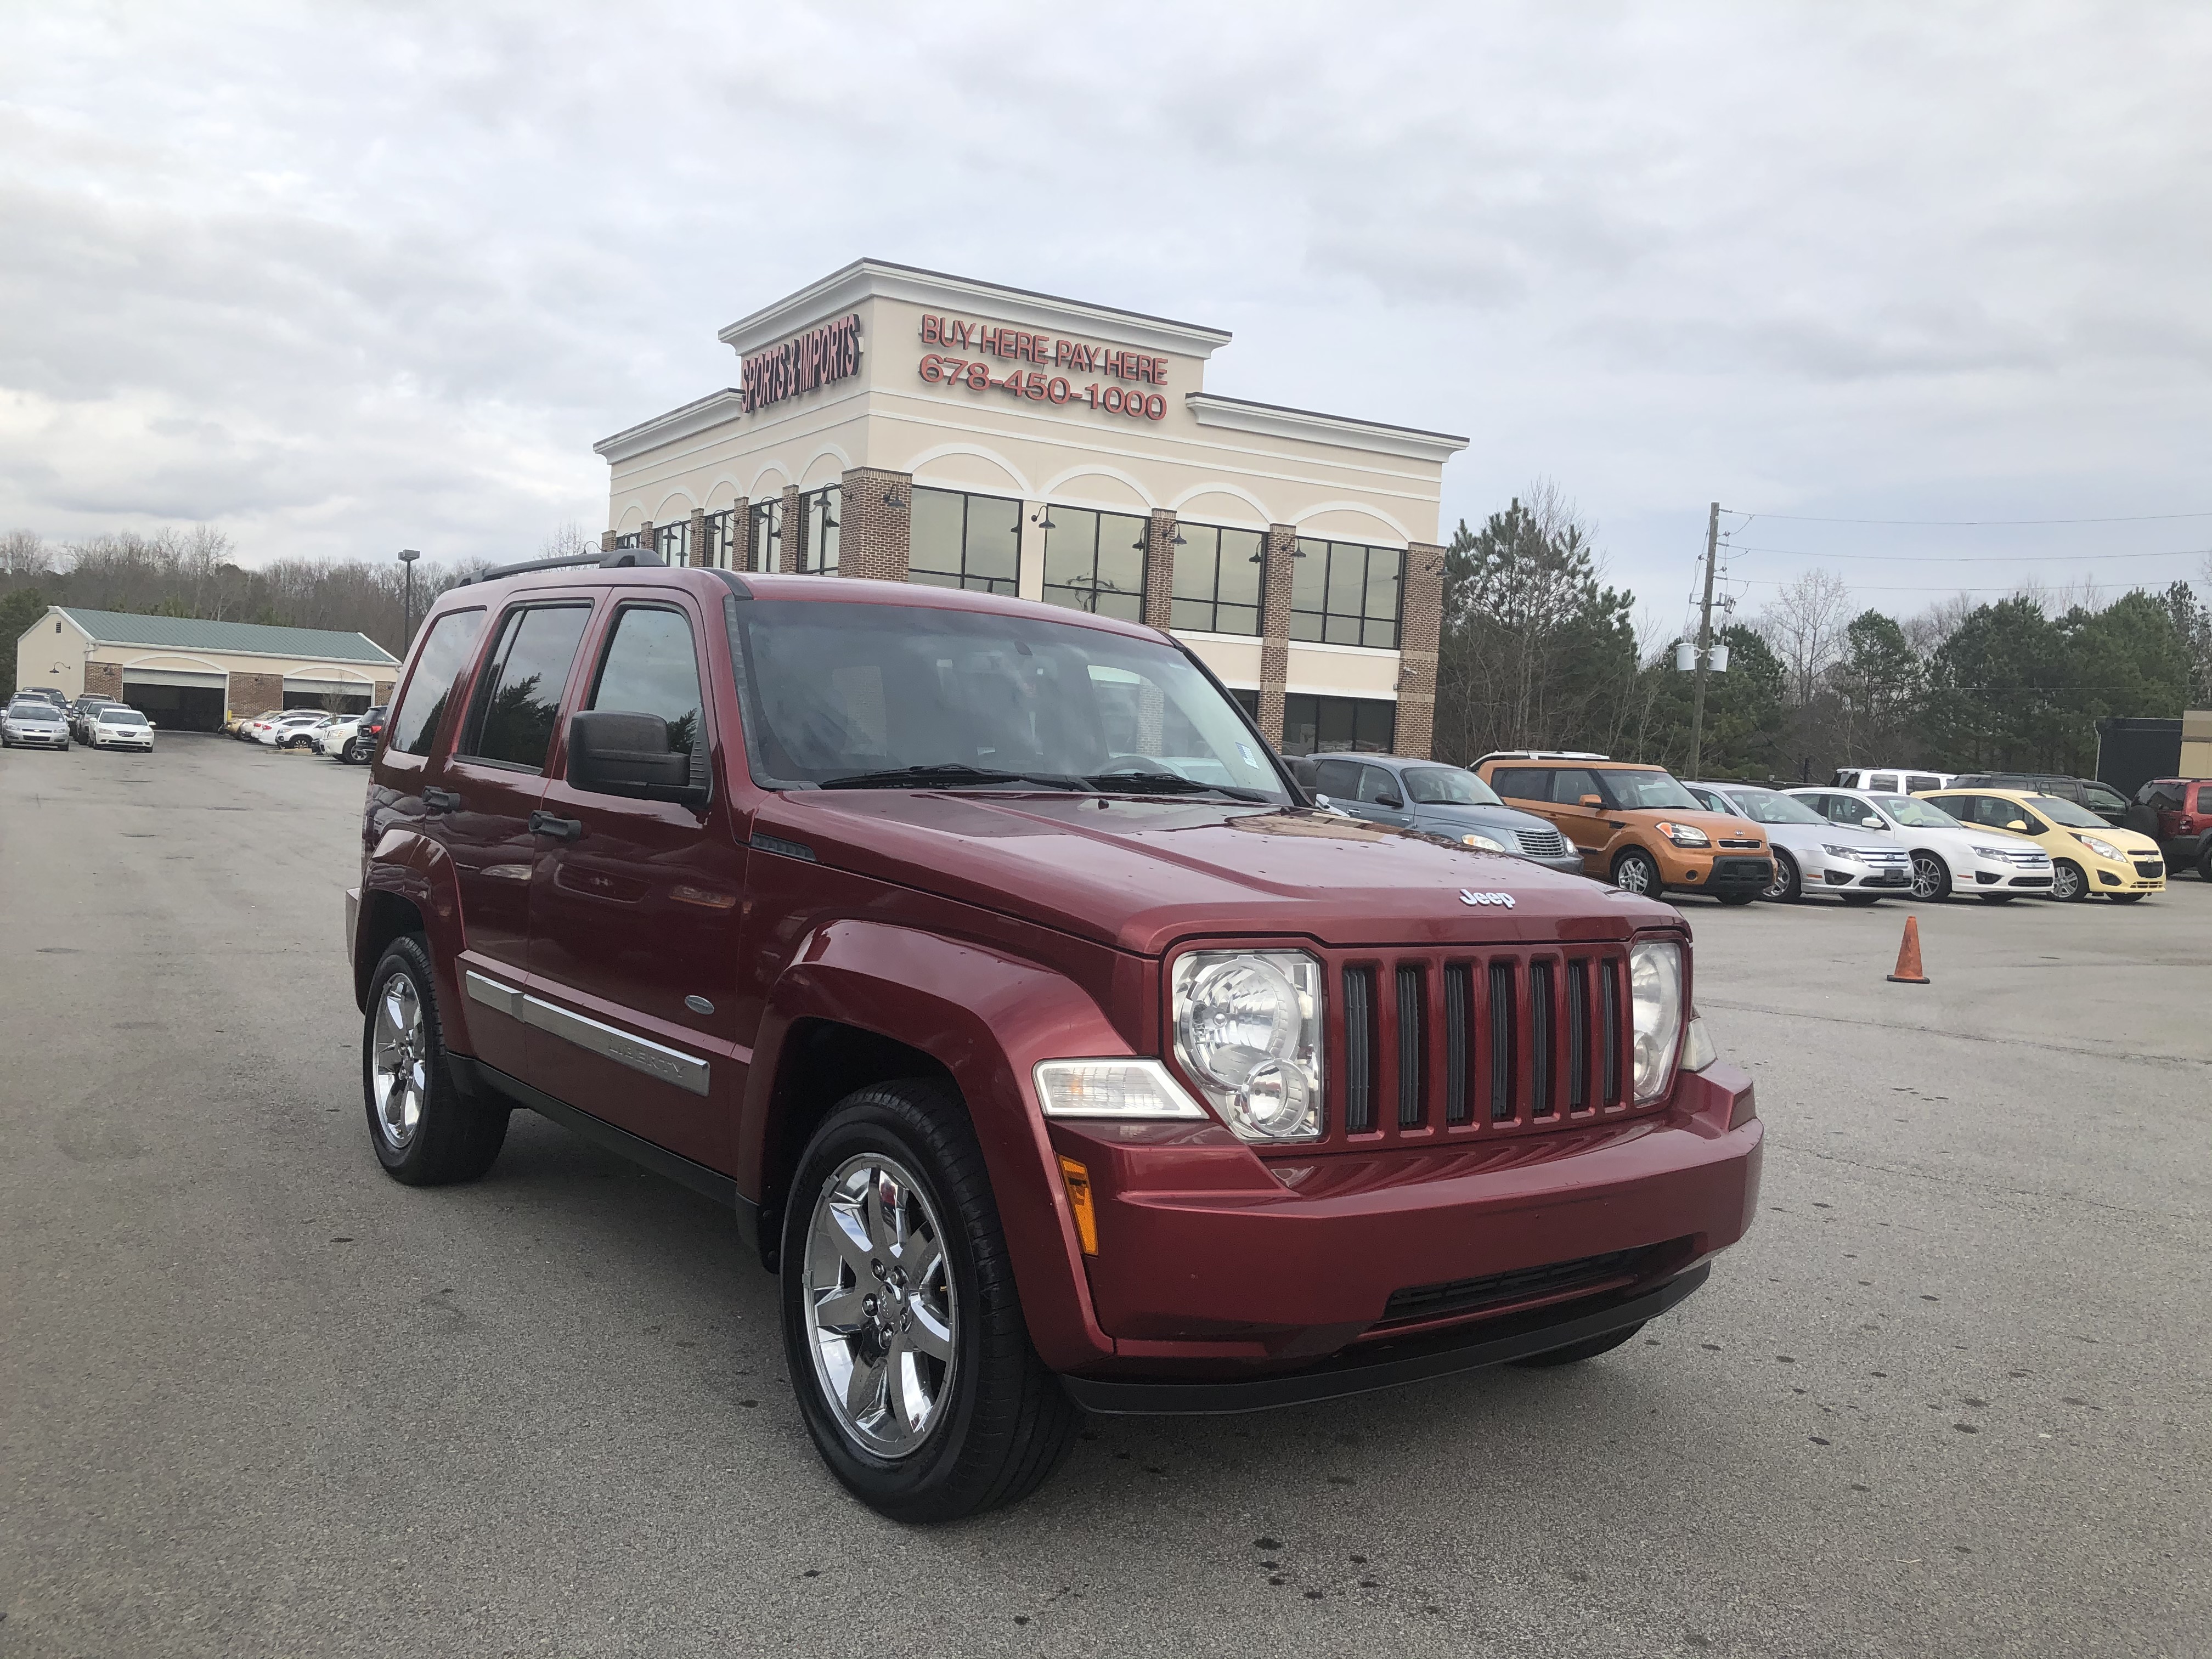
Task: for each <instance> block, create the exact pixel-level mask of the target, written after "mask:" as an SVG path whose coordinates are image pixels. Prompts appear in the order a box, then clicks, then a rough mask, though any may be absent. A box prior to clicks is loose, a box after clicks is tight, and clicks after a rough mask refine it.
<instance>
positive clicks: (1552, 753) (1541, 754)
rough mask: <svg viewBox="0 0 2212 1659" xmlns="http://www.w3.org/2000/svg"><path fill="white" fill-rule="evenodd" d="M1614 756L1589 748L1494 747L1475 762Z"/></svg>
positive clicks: (1595, 758)
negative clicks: (1595, 752) (1593, 751)
mask: <svg viewBox="0 0 2212 1659" xmlns="http://www.w3.org/2000/svg"><path fill="white" fill-rule="evenodd" d="M1612 758H1613V757H1612V756H1610V755H1598V754H1593V753H1591V752H1590V751H1589V750H1587V749H1493V750H1491V751H1490V752H1489V753H1488V754H1486V755H1485V756H1483V757H1482V759H1481V760H1478V761H1476V762H1475V764H1476V765H1477V766H1480V765H1481V764H1482V762H1483V761H1493V760H1594V761H1601V760H1611V759H1612Z"/></svg>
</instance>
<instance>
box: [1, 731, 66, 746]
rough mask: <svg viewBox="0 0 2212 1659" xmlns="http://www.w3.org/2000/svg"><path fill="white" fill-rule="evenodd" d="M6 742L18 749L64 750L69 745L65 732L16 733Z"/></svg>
mask: <svg viewBox="0 0 2212 1659" xmlns="http://www.w3.org/2000/svg"><path fill="white" fill-rule="evenodd" d="M8 741H9V742H10V743H12V744H15V747H16V748H18V749H66V748H68V747H69V745H70V740H69V734H68V733H67V732H14V733H12V734H10V735H9V738H8Z"/></svg>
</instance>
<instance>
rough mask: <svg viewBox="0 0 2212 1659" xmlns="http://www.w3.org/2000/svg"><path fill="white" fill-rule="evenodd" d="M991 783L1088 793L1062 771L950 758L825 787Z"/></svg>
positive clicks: (858, 775)
mask: <svg viewBox="0 0 2212 1659" xmlns="http://www.w3.org/2000/svg"><path fill="white" fill-rule="evenodd" d="M987 783H1034V784H1042V785H1043V786H1044V787H1046V788H1048V789H1066V790H1071V791H1081V792H1085V793H1087V792H1088V791H1089V789H1090V787H1091V786H1090V785H1089V784H1087V783H1085V781H1083V780H1082V779H1081V778H1079V777H1073V776H1071V775H1067V774H1066V773H1058V772H992V771H987V770H985V769H983V768H981V767H978V766H964V765H963V764H961V763H959V762H957V761H947V762H943V763H939V764H938V765H934V766H895V767H892V768H891V769H890V770H888V771H884V772H848V773H847V774H846V775H844V776H843V777H842V778H824V779H823V780H822V781H821V782H820V783H819V784H818V785H817V786H816V787H817V788H822V789H962V788H968V787H973V786H975V785H977V784H987Z"/></svg>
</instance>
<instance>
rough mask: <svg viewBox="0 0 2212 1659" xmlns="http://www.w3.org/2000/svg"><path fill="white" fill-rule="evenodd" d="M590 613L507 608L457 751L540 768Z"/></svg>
mask: <svg viewBox="0 0 2212 1659" xmlns="http://www.w3.org/2000/svg"><path fill="white" fill-rule="evenodd" d="M591 615H592V608H591V606H589V605H528V606H526V607H524V608H523V609H521V610H519V611H509V612H507V620H506V622H505V623H502V624H501V628H500V635H499V643H498V644H497V645H496V646H495V647H493V648H492V654H491V662H490V665H489V666H488V667H487V668H486V669H485V671H484V677H483V685H482V686H481V687H480V688H479V689H478V690H477V699H476V708H475V710H474V712H473V714H472V715H471V720H470V723H469V725H470V730H469V735H468V738H467V739H466V741H465V742H464V743H463V744H462V745H461V748H460V750H459V752H460V753H462V754H464V755H467V756H469V757H472V758H474V759H477V760H488V761H496V762H498V763H500V764H501V765H502V766H514V767H520V768H521V769H524V770H526V771H531V772H537V771H542V770H543V769H544V765H545V751H546V750H547V749H548V748H549V747H550V746H551V744H552V742H553V723H554V721H555V720H556V718H557V717H558V716H559V714H560V713H561V693H562V689H563V688H564V687H566V686H567V684H568V670H569V669H570V667H572V666H573V665H574V663H575V660H576V647H578V646H579V645H580V644H581V643H583V639H584V624H585V623H586V622H588V621H590V620H591Z"/></svg>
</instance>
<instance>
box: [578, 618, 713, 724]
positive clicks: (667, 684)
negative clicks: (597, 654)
mask: <svg viewBox="0 0 2212 1659" xmlns="http://www.w3.org/2000/svg"><path fill="white" fill-rule="evenodd" d="M585 707H586V708H591V709H606V710H611V711H615V712H618V713H621V714H653V715H655V716H657V717H659V719H661V720H665V721H667V722H668V747H669V750H670V752H671V753H672V754H678V755H688V754H690V752H691V750H692V749H693V748H694V747H695V746H696V744H698V743H699V742H700V741H701V739H702V737H703V736H704V733H703V732H702V731H701V730H700V721H701V714H700V696H699V658H698V653H696V650H695V649H694V648H693V647H692V643H691V624H690V622H689V621H687V620H686V619H685V617H684V615H683V613H682V612H680V611H670V610H666V609H665V608H663V607H662V606H659V605H625V606H623V609H622V610H621V611H620V612H618V613H617V615H616V617H615V626H614V634H613V636H612V637H611V639H609V640H608V641H607V651H606V655H605V657H604V658H603V659H601V660H600V663H599V682H598V684H595V685H594V686H593V687H592V696H591V701H590V702H587V703H586V704H585Z"/></svg>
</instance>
